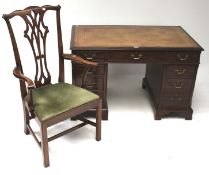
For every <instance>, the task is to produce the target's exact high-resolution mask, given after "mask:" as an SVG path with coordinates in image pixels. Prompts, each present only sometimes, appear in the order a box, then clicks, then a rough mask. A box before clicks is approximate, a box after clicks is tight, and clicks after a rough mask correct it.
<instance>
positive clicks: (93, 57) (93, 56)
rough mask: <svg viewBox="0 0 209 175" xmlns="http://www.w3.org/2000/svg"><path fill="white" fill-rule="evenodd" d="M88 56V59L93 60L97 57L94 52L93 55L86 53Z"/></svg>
mask: <svg viewBox="0 0 209 175" xmlns="http://www.w3.org/2000/svg"><path fill="white" fill-rule="evenodd" d="M84 56H85V57H86V59H87V60H93V59H95V57H96V54H92V55H91V56H89V55H88V54H85V55H84Z"/></svg>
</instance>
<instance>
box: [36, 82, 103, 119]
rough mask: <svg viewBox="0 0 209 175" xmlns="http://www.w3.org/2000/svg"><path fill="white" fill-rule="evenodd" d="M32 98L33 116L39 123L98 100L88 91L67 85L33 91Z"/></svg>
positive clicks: (62, 84)
mask: <svg viewBox="0 0 209 175" xmlns="http://www.w3.org/2000/svg"><path fill="white" fill-rule="evenodd" d="M32 97H33V105H34V111H35V114H36V116H37V117H38V118H39V119H40V120H41V121H44V120H46V119H49V118H51V117H53V116H55V115H57V114H60V113H63V112H65V111H67V110H70V109H73V108H75V107H78V106H80V105H83V104H85V103H88V102H90V101H92V100H96V99H98V98H99V96H98V95H96V94H94V93H92V92H90V91H87V90H85V89H82V88H80V87H77V86H74V85H71V84H67V83H57V84H53V85H48V86H43V87H40V88H37V89H34V90H33V92H32Z"/></svg>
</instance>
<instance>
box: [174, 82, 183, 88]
mask: <svg viewBox="0 0 209 175" xmlns="http://www.w3.org/2000/svg"><path fill="white" fill-rule="evenodd" d="M183 86H184V83H182V82H181V83H179V84H177V83H176V84H174V87H175V88H176V89H181V88H182V87H183Z"/></svg>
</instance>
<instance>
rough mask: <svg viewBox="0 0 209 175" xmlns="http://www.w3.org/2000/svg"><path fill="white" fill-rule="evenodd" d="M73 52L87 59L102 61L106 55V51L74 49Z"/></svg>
mask: <svg viewBox="0 0 209 175" xmlns="http://www.w3.org/2000/svg"><path fill="white" fill-rule="evenodd" d="M73 54H75V55H79V56H80V57H82V58H83V59H85V60H89V61H96V62H99V61H102V62H104V60H105V57H106V52H102V51H74V52H73Z"/></svg>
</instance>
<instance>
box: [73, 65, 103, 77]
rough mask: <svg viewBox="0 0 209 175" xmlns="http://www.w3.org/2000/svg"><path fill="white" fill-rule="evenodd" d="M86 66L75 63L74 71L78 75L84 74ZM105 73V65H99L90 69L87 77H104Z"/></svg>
mask: <svg viewBox="0 0 209 175" xmlns="http://www.w3.org/2000/svg"><path fill="white" fill-rule="evenodd" d="M84 67H85V66H84V65H81V64H77V63H73V69H74V71H76V72H77V74H80V75H81V74H82V72H83V70H84ZM104 73H105V66H104V65H103V64H99V65H98V66H96V67H92V68H90V70H89V71H88V72H87V76H89V75H99V76H100V75H104Z"/></svg>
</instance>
